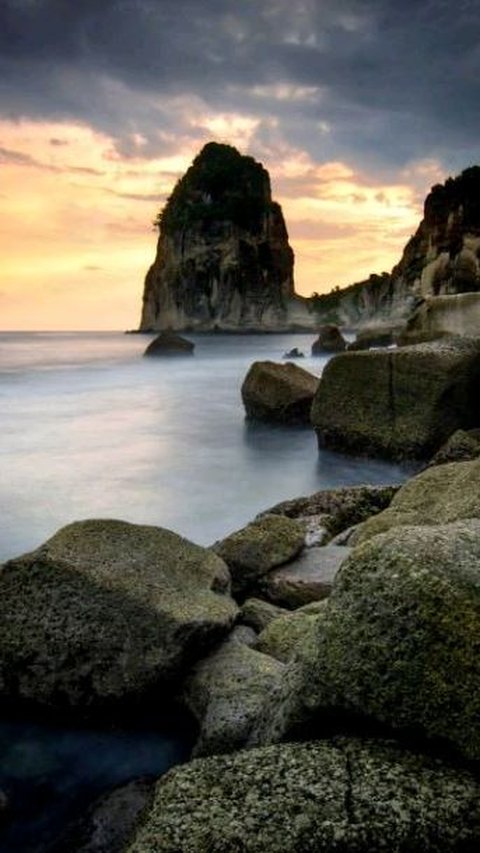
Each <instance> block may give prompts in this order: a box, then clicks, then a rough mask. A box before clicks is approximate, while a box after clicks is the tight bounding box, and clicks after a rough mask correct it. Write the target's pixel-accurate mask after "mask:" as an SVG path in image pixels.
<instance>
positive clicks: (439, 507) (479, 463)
mask: <svg viewBox="0 0 480 853" xmlns="http://www.w3.org/2000/svg"><path fill="white" fill-rule="evenodd" d="M468 518H480V460H478V459H477V460H473V461H471V462H452V463H450V464H446V465H439V466H435V467H432V468H428V469H427V470H426V471H422V473H421V474H417V476H416V477H412V479H410V480H407V482H406V483H405V485H404V486H402V488H401V489H399V491H398V492H397V494H396V495H395V497H394V499H393V500H392V502H391V504H390V506H388V507H387V508H386V509H385V510H384V511H383V512H381V513H379V514H378V515H376V516H375V517H372V518H370V519H368V520H367V521H366V522H365V523H364V524H362V525H360V526H359V527H358V528H357V530H355V531H354V533H353V534H352V538H351V541H350V544H352V545H355V544H358V543H359V542H365V541H366V540H367V539H371V538H372V536H376V535H377V534H378V533H385V532H386V531H387V530H390V529H391V528H393V527H401V526H403V525H411V524H415V525H417V524H420V525H425V524H446V523H448V522H450V521H458V520H460V519H468Z"/></svg>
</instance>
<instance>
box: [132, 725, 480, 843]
mask: <svg viewBox="0 0 480 853" xmlns="http://www.w3.org/2000/svg"><path fill="white" fill-rule="evenodd" d="M478 802H479V785H478V782H477V780H476V779H475V776H474V775H473V774H471V773H469V772H468V771H465V770H458V769H455V768H454V767H450V766H449V765H445V764H442V762H440V761H435V760H434V759H431V758H427V757H424V756H421V755H417V754H415V753H412V752H402V750H401V749H399V747H398V746H397V745H396V744H395V743H393V742H390V741H377V742H374V741H368V740H367V741H361V740H359V739H358V740H357V739H353V738H352V739H347V738H336V739H332V740H331V741H323V742H319V743H297V744H281V745H278V746H272V747H266V748H263V749H255V750H248V751H246V752H241V753H238V754H237V755H233V756H217V757H214V758H208V759H201V760H197V761H194V762H192V763H191V764H189V765H187V766H186V767H180V768H178V769H176V770H174V771H172V772H170V773H168V774H167V775H166V776H165V777H164V778H163V779H162V780H160V781H159V782H158V784H157V788H156V795H155V801H154V805H153V808H152V810H151V812H150V815H149V816H148V818H147V819H146V821H145V822H144V823H143V824H142V825H141V826H140V827H139V829H138V831H137V834H136V837H135V839H134V840H133V842H132V844H131V845H130V846H129V847H128V853H180V851H181V853H213V851H216V853H293V851H295V853H313V851H315V853H333V851H338V853H385V852H386V851H389V853H393V851H398V853H414V851H422V853H452V851H460V850H465V853H466V851H467V850H471V851H473V850H474V849H475V845H476V844H478V843H479V841H480V815H479V806H478Z"/></svg>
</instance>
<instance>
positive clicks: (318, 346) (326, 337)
mask: <svg viewBox="0 0 480 853" xmlns="http://www.w3.org/2000/svg"><path fill="white" fill-rule="evenodd" d="M346 347H347V342H346V340H345V338H344V337H343V335H342V333H341V331H340V329H339V328H338V326H331V325H327V326H321V327H320V329H319V330H318V338H317V340H316V341H314V342H313V344H312V355H325V354H326V353H331V352H343V351H344V350H345V349H346Z"/></svg>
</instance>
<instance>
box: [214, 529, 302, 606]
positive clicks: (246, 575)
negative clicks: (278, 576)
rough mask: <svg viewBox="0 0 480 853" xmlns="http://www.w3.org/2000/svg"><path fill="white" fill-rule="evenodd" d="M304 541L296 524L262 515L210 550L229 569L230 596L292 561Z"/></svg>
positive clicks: (245, 589)
mask: <svg viewBox="0 0 480 853" xmlns="http://www.w3.org/2000/svg"><path fill="white" fill-rule="evenodd" d="M304 541H305V528H304V527H303V525H302V524H300V523H299V522H298V521H294V520H293V519H290V518H281V517H279V516H278V515H271V516H268V515H266V516H264V517H263V518H261V519H258V520H256V521H253V522H252V523H251V524H248V525H247V526H246V527H243V528H242V529H241V530H237V531H236V532H235V533H232V534H231V535H230V536H227V537H226V539H222V541H221V542H216V543H215V545H214V546H213V550H214V551H215V553H216V554H218V555H219V556H220V557H221V558H222V560H225V562H226V564H227V565H228V568H229V569H230V574H231V577H232V589H233V591H234V593H235V594H237V593H238V594H242V593H245V592H246V591H247V590H248V589H249V588H250V587H252V586H254V585H255V583H256V581H257V580H258V578H260V577H261V576H262V575H264V574H265V573H266V572H269V571H270V570H271V569H274V568H275V567H276V566H281V565H282V564H283V563H287V562H288V561H289V560H293V559H294V558H295V557H296V556H297V554H299V553H300V551H301V550H302V548H303V545H304Z"/></svg>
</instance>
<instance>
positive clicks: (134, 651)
mask: <svg viewBox="0 0 480 853" xmlns="http://www.w3.org/2000/svg"><path fill="white" fill-rule="evenodd" d="M479 496H480V460H478V459H477V460H473V461H466V462H465V461H461V462H448V463H443V464H436V465H435V466H432V467H429V468H427V469H426V470H424V471H423V472H421V473H420V474H418V475H417V476H415V477H413V478H412V479H410V480H408V481H407V482H406V483H405V485H403V486H401V487H393V486H384V487H372V486H370V487H369V486H357V487H350V488H342V489H334V490H329V491H321V492H317V493H315V494H313V495H309V496H306V497H301V498H296V499H293V500H290V501H284V502H282V503H280V504H277V505H276V506H274V507H271V508H270V509H269V510H267V511H265V512H264V513H262V514H261V515H259V516H258V517H257V518H256V519H254V520H253V521H252V522H251V523H250V524H248V525H247V526H246V527H244V528H243V529H241V530H239V531H236V532H235V533H232V534H231V535H229V536H227V537H226V538H225V539H223V540H222V541H219V542H216V543H215V544H214V545H212V547H211V548H201V547H199V546H197V545H194V544H193V543H190V542H188V541H187V540H185V539H183V538H181V537H180V536H177V535H176V534H174V533H172V532H170V531H168V530H164V529H162V528H157V527H151V526H150V527H149V526H141V525H134V524H128V523H126V522H121V521H112V520H110V521H102V520H89V521H83V522H76V523H74V524H71V525H69V526H67V527H66V528H63V529H62V530H61V531H59V532H58V533H57V534H56V535H55V536H53V537H52V538H51V539H50V540H49V541H47V542H46V543H45V544H44V545H42V546H41V547H40V548H38V549H37V550H36V551H34V552H32V553H30V554H26V555H23V556H21V557H18V558H16V559H13V560H10V561H9V562H7V563H6V564H5V565H4V566H3V567H2V569H1V571H0V616H1V618H0V696H1V697H2V698H3V699H8V700H9V701H10V702H12V701H19V700H22V701H25V700H28V701H29V702H34V703H35V704H36V705H37V706H42V707H44V708H49V709H59V710H62V711H63V712H70V713H73V714H79V713H82V714H88V715H90V716H93V717H95V716H96V715H102V716H103V715H104V714H105V713H108V714H109V716H112V715H113V716H118V717H121V716H122V714H124V713H126V711H127V709H130V710H131V709H132V708H133V709H137V710H139V709H141V708H144V707H145V706H148V708H149V711H150V713H151V712H152V711H153V712H154V713H155V712H156V711H157V710H158V713H159V715H160V714H161V712H162V709H163V708H165V707H166V706H167V705H171V704H174V705H175V706H176V707H178V708H182V709H183V711H184V712H187V713H188V714H189V715H190V718H191V720H192V723H191V725H192V728H194V729H195V730H196V731H197V739H196V743H195V748H194V757H193V760H192V761H190V762H189V763H188V764H186V765H184V766H180V767H178V768H175V769H173V770H172V771H170V772H169V773H167V774H166V776H164V777H162V778H160V779H159V780H158V781H157V783H156V784H155V785H154V786H152V785H151V784H149V785H146V784H145V783H134V785H133V787H132V786H129V787H128V788H126V789H123V790H122V789H121V790H120V791H117V792H115V793H114V794H112V795H111V796H109V797H106V798H103V799H102V800H101V801H100V803H99V805H98V808H97V809H93V810H90V812H89V813H88V815H87V816H86V821H85V822H84V823H83V824H82V826H81V827H80V828H79V827H77V828H76V829H75V832H74V833H73V835H71V837H70V836H68V835H67V836H65V837H70V840H69V842H68V849H69V850H72V851H75V850H78V851H80V850H84V849H88V850H90V851H95V850H97V851H98V850H101V849H108V850H109V851H112V852H113V853H114V851H115V850H118V851H129V853H147V851H148V853H151V851H162V852H163V851H165V853H166V851H169V853H179V851H181V852H182V853H183V852H184V851H185V853H188V851H191V853H207V851H212V850H219V851H221V850H222V851H225V853H227V851H240V850H242V851H248V853H250V851H252V853H257V851H258V853H260V851H278V853H287V851H288V852H289V851H292V850H295V851H305V853H307V851H309V850H312V849H315V850H318V851H325V853H327V851H331V850H334V849H338V850H356V851H358V853H375V851H378V853H380V851H384V850H386V849H388V850H398V851H408V852H409V853H410V851H413V850H422V851H426V853H428V851H432V853H433V851H435V853H442V851H445V853H446V851H457V850H472V851H473V850H474V849H476V848H477V846H478V845H479V844H480V807H479V803H480V780H479V778H478V773H477V766H476V764H475V762H476V761H478V759H480V656H479V654H478V651H479V643H480V569H479V566H480V497H479ZM472 762H473V763H472ZM129 804H130V805H129ZM130 808H131V813H130V811H129V809H130ZM127 812H128V813H127ZM89 827H90V829H89ZM99 827H100V829H101V831H100V829H99ZM86 835H87V836H89V838H88V839H87V840H86ZM94 836H98V837H99V838H100V841H98V842H96V843H97V846H95V843H94V841H95V839H94ZM106 838H107V840H106ZM75 839H81V841H80V840H79V841H76V840H75ZM108 839H110V840H108ZM102 844H103V845H104V846H103V847H102V846H101V845H102ZM82 845H83V846H82ZM85 845H86V846H85ZM89 845H90V846H89ZM99 845H100V846H99ZM53 849H55V848H53ZM64 849H65V848H64Z"/></svg>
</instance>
